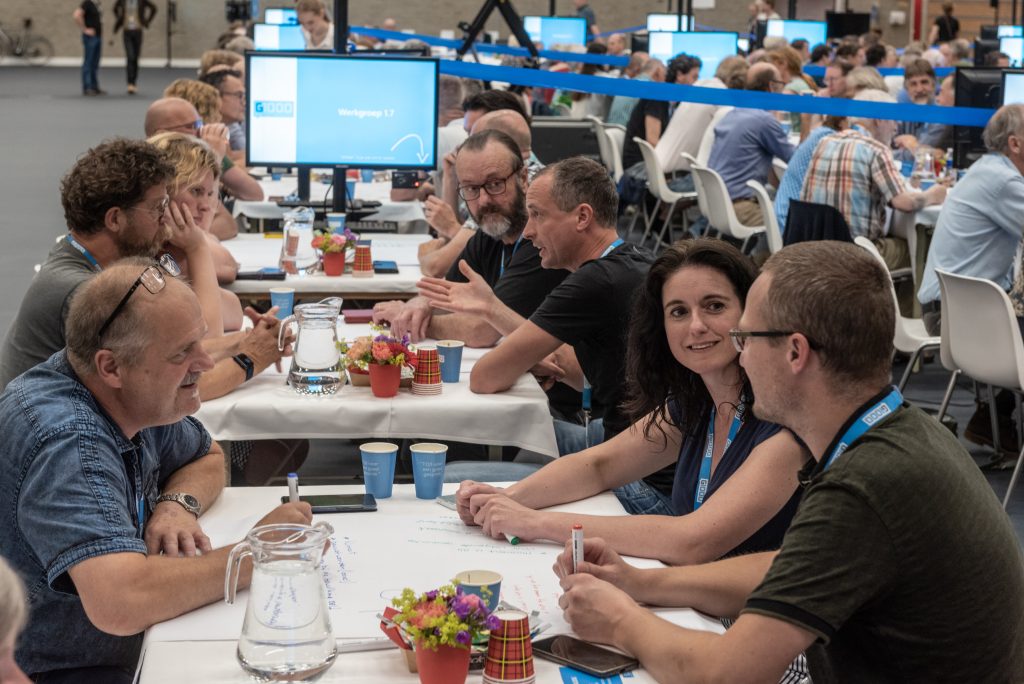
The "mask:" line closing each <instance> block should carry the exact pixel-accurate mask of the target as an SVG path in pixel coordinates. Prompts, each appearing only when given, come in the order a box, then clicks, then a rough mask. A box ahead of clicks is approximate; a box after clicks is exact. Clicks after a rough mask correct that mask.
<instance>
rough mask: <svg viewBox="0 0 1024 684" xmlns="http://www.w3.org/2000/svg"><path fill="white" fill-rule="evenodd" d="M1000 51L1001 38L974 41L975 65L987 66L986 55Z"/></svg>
mask: <svg viewBox="0 0 1024 684" xmlns="http://www.w3.org/2000/svg"><path fill="white" fill-rule="evenodd" d="M998 51H999V39H998V38H992V39H982V40H976V41H974V66H985V56H986V55H988V53H990V52H998Z"/></svg>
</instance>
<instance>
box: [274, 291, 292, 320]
mask: <svg viewBox="0 0 1024 684" xmlns="http://www.w3.org/2000/svg"><path fill="white" fill-rule="evenodd" d="M270 305H271V306H276V307H277V317H278V319H280V320H284V319H286V318H288V317H289V316H291V315H292V309H293V308H294V307H295V288H294V287H272V288H270Z"/></svg>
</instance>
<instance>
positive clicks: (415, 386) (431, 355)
mask: <svg viewBox="0 0 1024 684" xmlns="http://www.w3.org/2000/svg"><path fill="white" fill-rule="evenodd" d="M441 388H442V384H441V362H440V361H439V360H438V357H437V347H436V346H434V345H432V344H423V345H420V346H419V347H417V349H416V372H415V374H413V376H412V393H413V394H440V393H441Z"/></svg>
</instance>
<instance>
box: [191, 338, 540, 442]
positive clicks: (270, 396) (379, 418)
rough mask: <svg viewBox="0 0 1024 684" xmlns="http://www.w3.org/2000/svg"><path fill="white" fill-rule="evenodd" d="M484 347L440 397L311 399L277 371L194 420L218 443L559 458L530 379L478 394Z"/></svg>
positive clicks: (471, 353)
mask: <svg viewBox="0 0 1024 684" xmlns="http://www.w3.org/2000/svg"><path fill="white" fill-rule="evenodd" d="M338 334H339V336H340V337H344V338H346V339H352V338H354V337H357V336H360V335H368V334H369V326H368V325H344V324H341V325H339V333H338ZM487 351H488V350H486V349H464V350H463V356H462V378H461V382H458V383H445V384H444V389H443V391H442V393H441V394H440V395H436V396H418V395H414V394H412V393H411V391H410V390H408V389H405V388H403V389H400V390H399V392H398V395H397V396H395V397H392V398H390V399H379V398H377V397H374V396H373V394H372V393H371V392H370V388H369V387H354V386H352V385H345V386H343V387H341V388H340V389H339V390H338V392H337V393H336V394H333V395H330V396H324V397H310V396H302V395H299V394H297V393H296V392H295V391H294V390H292V388H291V387H289V386H287V385H285V378H286V374H287V371H288V364H289V363H290V359H285V360H284V363H283V367H284V373H278V372H277V370H276V369H275V368H274V367H273V366H271V367H270V368H268V369H267V370H265V371H264V372H263V373H261V374H260V375H258V376H256V377H254V378H253V379H252V380H250V381H249V382H247V383H245V384H244V385H242V386H241V387H238V388H237V389H235V390H234V391H232V392H230V393H229V394H226V395H225V396H223V397H220V398H218V399H211V400H210V401H204V402H203V405H202V406H201V407H200V409H199V410H198V411H197V412H196V414H195V416H196V418H198V419H199V420H200V421H202V423H203V425H205V426H206V429H207V430H209V431H210V434H212V435H213V437H214V438H215V439H219V440H243V439H275V438H293V439H300V438H306V439H340V438H344V439H349V438H365V437H378V438H389V439H405V438H410V439H417V438H423V439H425V440H436V441H441V442H444V441H458V442H468V443H471V444H502V445H509V446H515V447H519V448H522V449H527V450H529V451H533V452H536V453H540V454H544V455H546V456H552V457H557V456H558V448H557V445H556V443H555V431H554V426H553V424H552V422H551V414H550V413H549V411H548V400H547V395H545V394H544V391H543V390H542V389H541V388H540V385H538V384H537V381H536V380H535V379H534V378H533V376H532V375H529V374H526V375H523V376H521V377H520V378H519V379H518V380H517V381H516V383H515V384H514V385H513V386H512V387H511V388H510V389H508V390H507V391H505V392H499V393H497V394H474V393H473V392H471V391H470V389H469V372H470V370H471V369H472V367H473V364H474V363H476V361H477V360H478V359H479V358H480V357H481V356H483V355H484V354H485V353H486V352H487Z"/></svg>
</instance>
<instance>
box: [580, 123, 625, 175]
mask: <svg viewBox="0 0 1024 684" xmlns="http://www.w3.org/2000/svg"><path fill="white" fill-rule="evenodd" d="M583 118H584V119H586V120H587V121H590V123H591V125H592V126H593V127H594V136H595V137H596V138H597V147H598V150H600V152H601V163H602V164H604V167H605V168H606V169H608V173H609V174H614V173H615V151H614V145H613V143H612V141H611V139H610V138H609V137H608V134H607V133H605V130H604V122H603V121H601V119H599V118H597V117H596V116H594V115H593V114H588V115H587V116H585V117H583ZM615 182H616V183H618V182H619V179H618V178H616V179H615Z"/></svg>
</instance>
